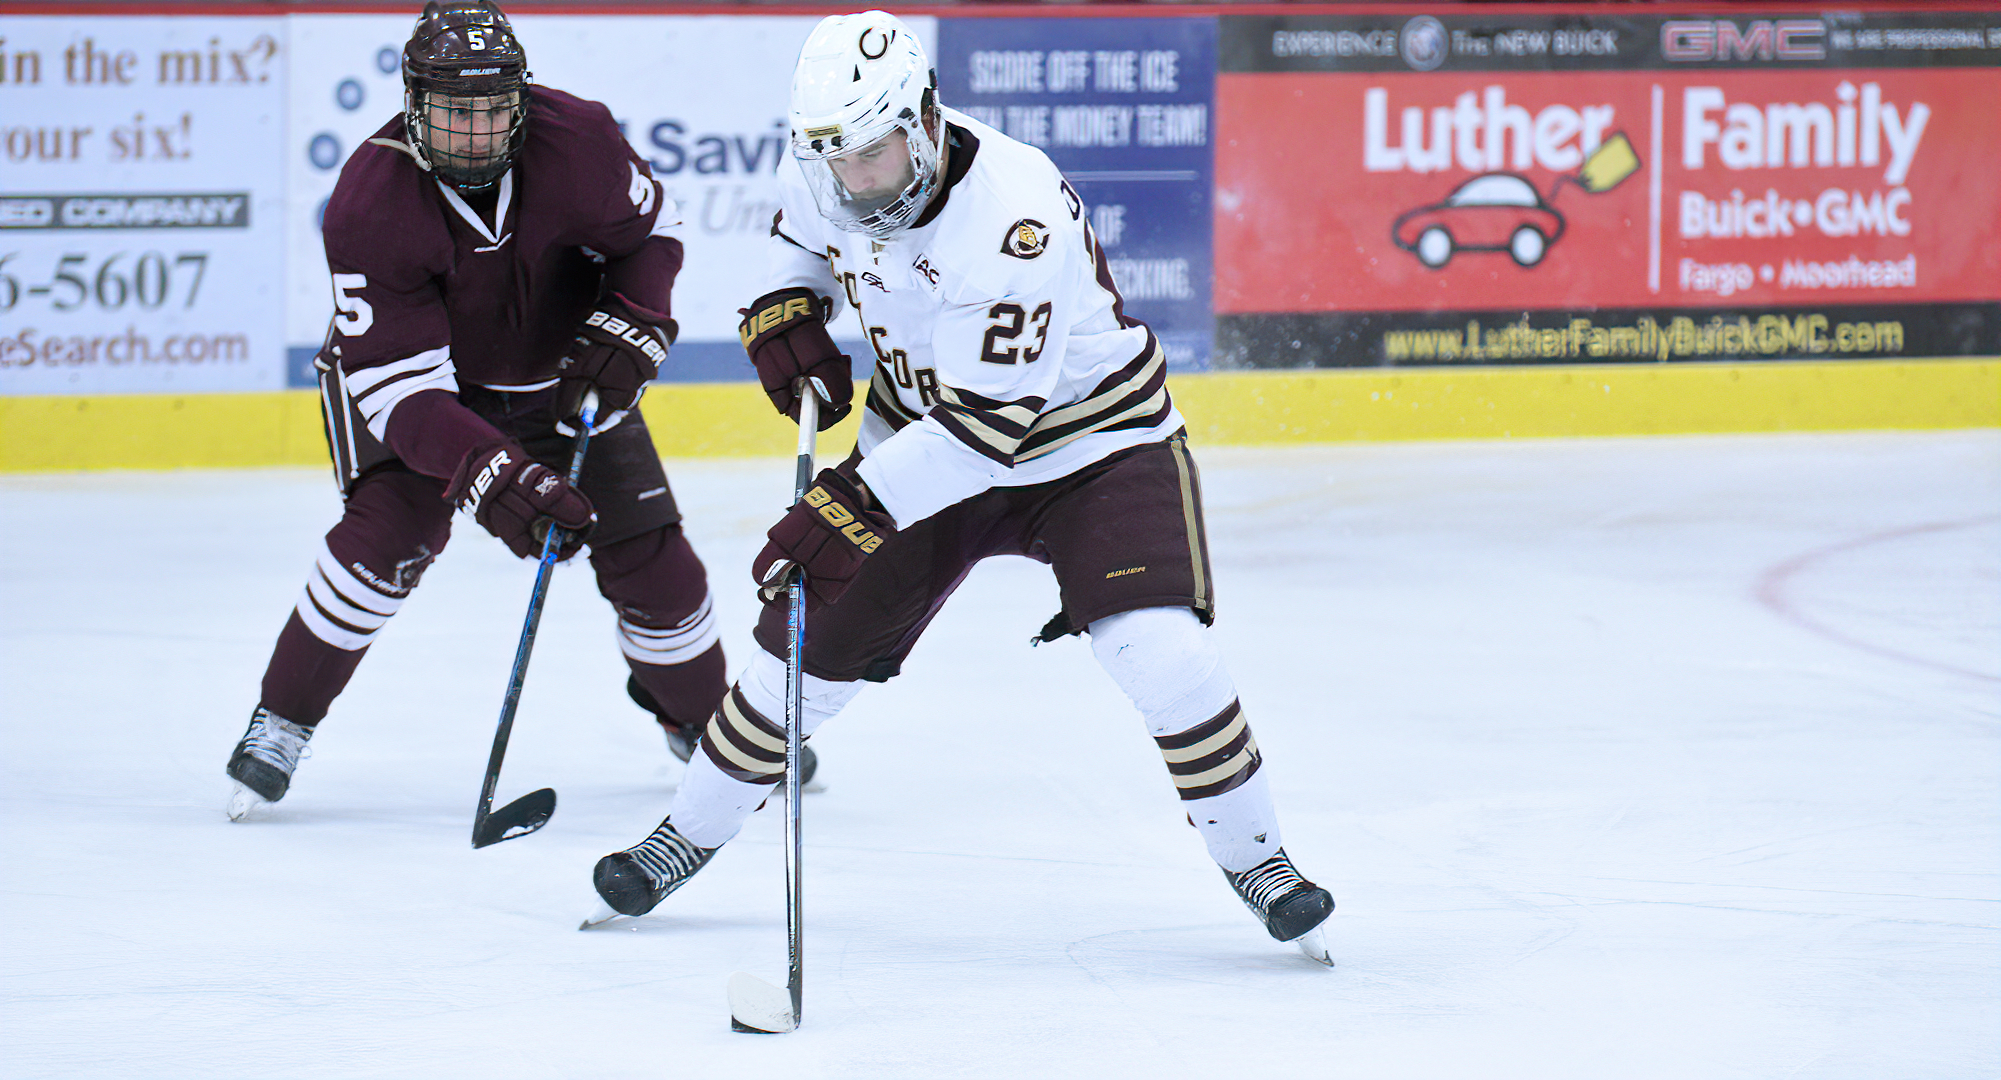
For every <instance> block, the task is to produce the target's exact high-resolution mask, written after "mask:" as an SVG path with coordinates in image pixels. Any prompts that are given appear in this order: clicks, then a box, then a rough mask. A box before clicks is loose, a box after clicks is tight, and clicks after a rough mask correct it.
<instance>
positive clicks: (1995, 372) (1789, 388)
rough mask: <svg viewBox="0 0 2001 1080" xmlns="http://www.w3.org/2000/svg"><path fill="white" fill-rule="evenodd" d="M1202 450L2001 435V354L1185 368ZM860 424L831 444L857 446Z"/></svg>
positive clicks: (115, 424)
mask: <svg viewBox="0 0 2001 1080" xmlns="http://www.w3.org/2000/svg"><path fill="white" fill-rule="evenodd" d="M1169 385H1170V390H1171V392H1172V393H1173V394H1174V397H1175V400H1176V402H1177V404H1178V405H1179V406H1180V408H1181V411H1182V413H1183V415H1184V416H1186V417H1187V419H1188V426H1189V432H1190V434H1191V435H1192V436H1193V437H1194V438H1195V440H1196V442H1197V444H1198V445H1200V444H1210V445H1219V444H1220V445H1261V444H1285V443H1316V442H1347V441H1362V440H1384V441H1395V440H1413V439H1488V438H1502V439H1505V438H1550V437H1577V436H1605V435H1670V434H1685V433H1687V434H1692V433H1716V432H1760V431H1854V430H1922V429H1950V428H1973V427H2001V360H1992V359H1973V360H1923V361H1892V362H1873V361H1853V360H1849V361H1837V362H1830V363H1786V364H1649V365H1644V366H1640V365H1636V366H1631V367H1610V366H1578V367H1535V368H1462V369H1445V370H1440V369H1409V368H1405V369H1387V370H1366V371H1259V372H1216V373H1209V374H1200V375H1180V376H1175V377H1173V378H1172V379H1170V383H1169ZM643 409H644V411H645V413H646V418H647V424H648V425H649V426H650V427H651V428H652V430H653V438H654V441H655V443H656V444H657V445H658V446H659V448H660V452H661V454H662V455H663V456H667V457H740V456H757V455H766V454H772V455H782V454H784V453H786V452H787V449H788V448H789V447H790V446H791V445H792V438H793V436H792V435H790V434H788V432H789V430H790V427H791V425H790V424H789V423H787V422H786V421H785V420H784V419H782V418H781V417H779V416H777V415H776V414H775V413H774V412H773V411H772V409H771V406H770V404H769V403H768V402H767V401H766V400H765V397H764V395H763V394H762V393H760V392H759V391H758V390H757V388H756V387H755V385H754V384H748V383H741V382H733V383H666V384H660V385H656V386H654V387H653V388H652V389H651V390H650V391H648V393H647V395H646V398H645V401H644V404H643ZM853 427H854V426H853V425H852V424H842V425H841V426H840V427H837V428H835V429H834V430H833V431H830V432H828V433H827V434H826V435H825V436H823V437H822V444H821V449H822V453H823V455H834V454H838V453H845V452H846V451H847V450H848V448H849V447H851V446H852V445H853V440H854V434H853ZM322 430H323V429H322V422H321V418H320V403H319V396H318V395H317V394H315V393H312V392H310V391H302V390H287V391H274V392H264V393H242V394H187V395H165V394H124V395H107V396H98V397H63V396H36V397H0V472H54V471H63V470H74V469H161V468H238V467H253V466H262V465H317V464H324V463H325V462H326V461H327V452H326V441H325V438H324V436H323V434H322Z"/></svg>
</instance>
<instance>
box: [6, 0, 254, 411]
mask: <svg viewBox="0 0 2001 1080" xmlns="http://www.w3.org/2000/svg"><path fill="white" fill-rule="evenodd" d="M285 63H286V49H285V20H284V19H282V18H217V17H202V16H185V17H161V16H151V17H67V18H44V17H31V16H22V17H9V18H7V19H6V20H5V21H4V22H0V394H103V393H147V392H186V391H210V390H262V389H274V388H277V387H280V386H283V385H284V368H283V356H284V344H285V333H284V322H283V313H282V304H283V301H284V296H283V290H282V288H281V286H280V283H281V282H282V280H283V276H284V275H283V270H284V250H283V241H282V239H281V237H282V231H283V230H282V222H283V220H284V212H285V211H284V186H283V173H282V166H281V163H280V162H281V147H282V145H283V141H284V90H285Z"/></svg>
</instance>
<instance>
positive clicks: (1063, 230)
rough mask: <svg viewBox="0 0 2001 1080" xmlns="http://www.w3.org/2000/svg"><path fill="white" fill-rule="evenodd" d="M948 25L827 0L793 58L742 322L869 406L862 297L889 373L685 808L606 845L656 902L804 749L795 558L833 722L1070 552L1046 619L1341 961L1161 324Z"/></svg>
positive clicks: (768, 613) (1284, 936) (811, 649)
mask: <svg viewBox="0 0 2001 1080" xmlns="http://www.w3.org/2000/svg"><path fill="white" fill-rule="evenodd" d="M936 86H937V79H936V74H935V72H934V71H933V70H932V68H931V66H930V63H929V61H928V60H927V58H926V56H925V52H924V48H923V45H922V43H921V42H920V41H919V40H918V38H917V37H916V35H915V34H913V33H912V32H911V31H910V29H909V28H908V27H907V26H905V25H904V24H903V23H902V22H901V21H900V20H898V19H897V18H895V17H894V16H892V15H889V14H887V13H885V12H881V11H869V12H863V13H861V14H856V15H838V16H833V17H830V18H827V19H825V20H823V21H822V22H821V23H820V24H819V26H818V27H816V28H815V29H814V31H813V33H812V34H811V35H810V36H809V37H808V38H807V41H806V44H805V46H804V48H803V49H802V50H801V53H800V57H799V64H798V68H797V70H796V71H795V73H794V76H793V82H792V102H791V118H790V119H791V144H792V155H791V157H790V158H789V159H788V160H787V161H786V162H785V163H783V164H782V165H781V166H780V169H779V178H780V184H781V192H782V195H781V206H782V209H781V211H780V212H779V214H778V215H777V217H776V219H775V220H774V222H773V225H772V229H771V236H770V239H769V241H768V243H769V249H770V256H769V258H770V261H769V270H768V274H767V277H766V285H767V286H768V290H769V291H767V292H766V293H765V294H764V295H763V296H762V297H760V298H758V299H757V300H755V301H753V302H752V303H751V305H750V306H749V307H748V308H747V309H745V318H744V322H743V325H742V328H741V336H742V339H743V343H744V346H745V348H746V349H747V350H748V351H749V353H750V355H751V359H752V361H753V362H754V363H755V364H756V366H757V369H758V374H759V379H760V381H761V383H762V384H763V386H764V389H765V391H766V393H767V394H769V396H770V397H771V399H772V402H773V404H774V405H776V406H777V407H778V409H779V410H780V411H782V412H785V413H786V414H788V415H790V416H792V417H793V418H794V419H795V420H796V419H797V417H798V415H799V408H798V401H797V398H796V396H795V395H796V391H795V387H798V386H802V385H804V386H813V387H817V388H818V390H819V394H820V396H821V397H822V398H823V399H825V400H826V402H827V405H826V407H825V408H823V409H822V410H821V412H820V416H821V420H822V426H823V427H824V426H828V425H831V424H832V423H834V422H837V421H838V420H839V419H841V418H842V417H843V416H845V415H846V414H847V413H848V412H849V411H850V410H851V408H852V403H851V401H850V398H851V396H852V384H851V375H850V364H849V358H848V357H846V356H843V355H841V353H840V351H839V349H838V348H837V347H836V346H835V345H834V343H833V339H832V338H831V336H830V335H829V334H828V331H827V329H826V324H827V321H828V320H829V319H831V318H832V317H833V316H834V315H835V314H836V313H838V312H840V311H841V310H843V305H844V304H845V305H847V306H852V307H853V308H855V309H856V311H857V312H858V314H859V316H860V319H861V323H862V325H863V327H864V328H865V331H866V333H867V337H868V341H869V345H870V347H871V349H872V351H873V353H874V361H875V362H874V373H873V377H872V380H871V383H870V386H869V391H868V396H867V400H866V403H865V405H864V410H863V415H862V418H861V431H860V434H859V437H858V445H857V449H856V453H855V454H854V455H853V456H851V457H850V458H849V459H848V460H847V461H846V462H844V463H843V464H841V465H840V466H839V467H837V468H833V469H827V470H825V471H823V472H822V473H820V475H819V476H818V477H817V478H816V480H815V482H814V484H813V486H812V487H811V488H810V489H809V491H808V492H807V495H806V497H805V498H804V499H803V500H801V501H800V502H799V503H798V504H797V505H795V506H793V507H792V509H791V510H790V511H789V512H788V513H787V514H786V516H785V517H784V518H782V519H781V520H780V521H779V522H778V523H777V524H776V525H774V526H773V527H772V529H771V530H770V533H769V537H770V542H769V543H767V544H766V545H765V547H764V550H763V551H762V552H761V553H760V554H759V556H758V557H757V560H756V562H755V564H754V565H753V567H752V574H753V576H754V577H755V578H756V579H757V581H758V583H759V584H760V585H761V586H762V587H763V588H764V591H765V599H766V603H765V607H764V612H763V616H762V618H761V619H760V620H759V624H758V627H757V631H756V639H757V642H758V645H759V646H760V649H759V650H758V652H757V654H756V657H755V659H753V660H752V661H751V663H750V665H749V666H748V668H747V670H746V671H745V672H744V673H743V674H742V676H741V677H740V678H739V680H738V681H737V683H736V685H735V686H734V687H732V689H731V692H730V694H729V695H728V696H727V697H726V698H725V699H724V701H723V704H722V706H721V707H720V708H718V709H717V710H716V713H715V715H714V716H713V717H712V718H711V719H710V721H709V724H708V727H707V728H706V730H705V732H704V735H703V738H702V741H701V747H702V750H703V752H702V753H698V754H696V755H695V757H694V760H693V761H691V762H690V763H689V767H688V770H687V773H686V775H685V777H684V778H683V780H682V782H681V785H680V787H679V788H678V790H677V791H676V793H675V796H674V801H673V805H672V808H671V810H670V812H669V814H668V816H667V819H666V820H665V821H663V822H661V824H660V826H659V828H657V829H656V830H654V832H653V833H652V835H650V836H648V837H647V838H646V839H645V840H644V841H642V842H641V843H639V844H637V845H635V846H634V847H632V848H629V849H627V850H624V851H620V852H616V853H614V854H611V855H607V856H605V857H604V858H603V859H601V860H599V862H598V865H597V868H596V873H595V884H596V886H597V889H598V892H599V894H600V895H601V896H602V897H603V898H604V900H605V902H606V903H607V904H609V905H610V906H611V908H612V909H613V910H615V911H618V912H621V913H624V914H628V915H638V914H644V913H645V912H648V911H650V910H652V909H653V907H654V906H655V905H656V904H658V903H659V902H660V900H661V899H662V898H663V897H665V896H666V895H667V894H668V893H670V892H672V891H674V889H676V888H678V887H679V886H680V885H681V884H682V883H683V882H685V881H686V880H687V879H688V878H689V877H690V876H692V875H693V874H694V873H695V871H697V870H699V869H700V868H701V867H702V866H703V865H705V864H706V863H707V862H708V861H709V859H710V858H711V857H712V856H713V855H714V853H715V850H716V849H717V848H719V847H721V846H722V845H723V844H724V843H725V842H726V841H728V840H729V839H730V838H731V837H732V836H735V835H736V833H737V831H738V829H739V828H740V827H741V826H742V824H743V822H744V819H745V818H746V817H748V816H749V815H750V813H751V812H752V811H754V810H755V809H756V808H757V807H758V806H759V805H760V804H762V803H763V802H764V800H765V797H766V796H767V795H768V794H769V793H770V792H771V790H772V787H773V785H775V784H777V783H778V782H779V781H780V780H781V779H782V778H783V773H784V768H785V754H784V745H785V733H784V719H783V718H784V715H785V711H784V705H783V694H784V688H785V662H784V660H783V659H782V657H783V656H784V655H785V653H786V638H785V617H786V605H785V602H784V600H783V591H782V583H783V582H784V581H785V580H786V578H787V576H788V574H789V572H790V570H791V569H792V568H793V567H795V566H796V567H799V568H802V569H803V570H804V572H805V576H806V582H807V589H808V594H809V600H808V613H807V632H806V653H805V659H804V668H805V680H804V681H805V689H804V698H805V704H804V713H805V715H804V717H803V720H802V724H801V731H802V734H804V735H810V734H811V733H812V732H813V731H814V730H815V729H816V728H817V727H818V725H819V724H820V723H822V722H824V721H825V720H827V719H828V718H830V717H832V716H833V715H835V714H836V713H837V712H839V711H840V710H841V708H842V707H843V706H845V705H846V704H847V703H848V702H849V701H850V700H852V699H853V698H854V696H855V695H856V693H857V692H859V691H860V689H861V688H862V686H863V684H864V683H865V682H869V681H876V682H881V681H886V680H887V679H889V678H890V677H891V676H893V675H895V674H896V673H897V672H898V671H899V670H900V668H901V665H902V662H903V659H904V657H905V656H907V655H908V653H909V651H910V649H911V647H912V646H913V645H914V644H915V643H916V641H917V638H918V636H919V635H920V634H921V633H922V632H923V630H924V627H925V626H926V625H927V624H928V623H929V622H930V620H931V617H932V616H933V615H935V614H936V612H937V611H938V609H939V607H940V606H941V605H943V603H944V602H945V600H946V598H947V597H948V596H949V595H950V594H951V592H952V591H953V589H955V588H956V587H957V585H958V583H959V582H960V581H961V580H963V578H964V576H965V574H966V573H967V572H968V571H969V570H970V569H971V568H972V566H973V564H974V563H976V562H978V561H979V560H980V559H983V558H986V557H989V556H993V555H1003V554H1013V555H1026V556H1028V557H1030V558H1034V559H1037V560H1040V561H1042V562H1045V563H1048V564H1049V565H1050V566H1051V568H1052V569H1053V570H1054V571H1055V574H1056V577H1057V581H1058V585H1059V587H1060V590H1061V596H1062V605H1063V609H1062V611H1061V612H1060V613H1059V614H1058V615H1057V616H1056V617H1055V618H1054V619H1052V620H1051V621H1050V625H1049V626H1048V627H1045V628H1044V630H1043V634H1042V636H1043V637H1044V638H1055V637H1059V636H1062V635H1065V634H1074V633H1079V632H1088V633H1089V635H1090V641H1091V647H1092V651H1093V653H1094V654H1095V655H1096V657H1097V659H1098V661H1099V663H1100V664H1101V665H1102V666H1103V667H1104V668H1105V670H1106V671H1107V672H1108V673H1109V674H1110V675H1111V677H1112V678H1113V680H1114V681H1115V682H1117V683H1118V685H1119V686H1120V688H1121V689H1123V690H1124V691H1125V692H1126V694H1127V696H1128V697H1129V698H1131V700H1132V702H1133V704H1134V705H1136V706H1137V707H1138V708H1139V711H1140V713H1141V715H1142V716H1143V717H1144V718H1145V721H1146V724H1147V727H1148V729H1149V730H1150V731H1151V733H1152V735H1153V737H1154V739H1155V740H1156V742H1157V744H1158V745H1159V747H1160V750H1161V753H1162V756H1163V757H1164V758H1165V760H1166V764H1167V769H1168V773H1169V774H1170V776H1171V777H1172V779H1173V782H1174V784H1175V786H1176V788H1177V790H1178V792H1179V794H1180V796H1181V798H1182V800H1183V803H1182V806H1183V809H1184V810H1186V811H1187V814H1188V820H1189V821H1190V823H1191V824H1193V825H1194V826H1195V827H1196V829H1197V830H1199V831H1200V833H1201V835H1202V838H1203V840H1204V842H1205V843H1206V844H1207V846H1208V849H1209V853H1210V855H1211V856H1212V857H1213V858H1214V859H1215V861H1216V862H1217V864H1218V865H1219V866H1220V867H1221V868H1222V870H1223V873H1224V876H1225V877H1226V878H1227V879H1228V881H1229V882H1230V884H1231V885H1232V886H1233V887H1234V888H1235V890H1236V891H1237V894H1238V895H1239V896H1240V897H1241V898H1242V899H1243V901H1244V902H1245V903H1246V904H1247V905H1249V906H1250V908H1251V910H1252V911H1253V912H1255V913H1256V914H1257V916H1258V917H1259V919H1260V920H1261V921H1262V922H1263V923H1264V925H1265V927H1266V929H1267V930H1268V931H1269V932H1270V934H1271V936H1272V937H1274V938H1277V939H1278V940H1281V941H1299V942H1300V944H1301V947H1302V948H1303V949H1304V950H1305V951H1307V953H1308V954H1309V955H1312V956H1314V957H1315V958H1316V959H1320V960H1322V961H1323V962H1326V960H1327V954H1326V947H1325V944H1324V942H1323V941H1322V940H1321V936H1320V934H1319V932H1318V928H1319V926H1320V924H1321V923H1322V922H1323V921H1324V920H1325V919H1326V918H1327V916H1328V915H1329V914H1330V913H1331V912H1332V911H1333V908H1334V902H1333V898H1332V897H1331V896H1330V895H1329V894H1328V893H1327V891H1326V890H1325V889H1322V888H1320V887H1318V886H1316V885H1314V884H1313V883H1312V882H1310V881H1307V880H1305V879H1304V878H1303V877H1301V876H1300V874H1299V873H1298V872H1297V870H1295V869H1294V867H1293V865H1292V862H1291V860H1290V859H1289V858H1288V857H1287V855H1286V853H1285V851H1284V849H1283V847H1282V846H1281V843H1280V835H1279V826H1278V820H1277V817H1276V815H1275V814H1274V812H1273V809H1272V801H1271V795H1270V791H1269V789H1268V787H1267V786H1266V782H1265V776H1264V773H1263V772H1262V771H1261V769H1260V765H1261V761H1262V759H1261V757H1260V755H1259V753H1258V748H1257V743H1256V741H1255V740H1254V739H1253V738H1252V737H1251V732H1250V728H1249V725H1248V723H1247V721H1246V719H1245V716H1244V713H1243V711H1242V709H1241V707H1240V705H1239V702H1238V698H1237V691H1236V687H1235V685H1234V683H1233V682H1232V681H1231V678H1230V675H1229V672H1228V670H1227V669H1226V668H1225V666H1224V664H1223V660H1222V657H1221V656H1220V655H1219V654H1218V652H1217V650H1216V648H1215V645H1214V643H1213V641H1212V640H1211V637H1210V634H1209V631H1208V628H1207V626H1208V623H1209V622H1210V621H1211V619H1212V618H1213V615H1214V591H1213V587H1212V582H1211V578H1210V574H1209V566H1208V550H1207V544H1206V539H1205V537H1204V534H1203V521H1202V509H1201V491H1200V486H1199V475H1198V473H1197V471H1196V468H1195V462H1194V460H1193V458H1192V457H1190V455H1189V452H1188V450H1187V447H1186V445H1185V439H1184V435H1185V433H1184V431H1183V425H1182V419H1181V416H1180V414H1179V413H1178V412H1177V411H1176V410H1175V408H1174V405H1173V402H1172V401H1171V400H1170V399H1169V397H1168V393H1167V384H1166V370H1165V365H1166V362H1165V358H1164V356H1163V355H1162V352H1161V348H1160V344H1159V342H1158V341H1157V340H1156V339H1155V337H1154V335H1153V332H1152V331H1151V330H1149V329H1148V328H1147V327H1146V326H1145V325H1144V324H1142V323H1140V322H1139V321H1137V320H1135V319H1133V318H1131V317H1130V316H1128V315H1126V314H1125V312H1124V310H1123V302H1122V300H1121V298H1120V296H1119V292H1118V288H1117V285H1116V283H1115V282H1114V281H1113V279H1112V275H1111V271H1110V269H1109V267H1108V265H1107V261H1106V258H1105V255H1104V252H1103V251H1102V250H1101V249H1100V247H1099V245H1098V242H1097V240H1096V238H1095V237H1094V236H1093V235H1092V232H1091V228H1090V225H1089V221H1088V218H1087V215H1086V214H1085V213H1084V206H1083V204H1082V202H1081V201H1080V200H1079V199H1078V197H1077V193H1076V192H1075V191H1074V190H1073V189H1072V188H1071V187H1070V185H1069V184H1068V183H1066V182H1065V181H1064V179H1063V176H1062V174H1061V173H1060V172H1059V171H1058V170H1057V168H1056V166H1055V165H1054V164H1053V163H1052V162H1051V161H1050V160H1049V158H1048V157H1047V156H1046V155H1044V154H1043V153H1042V152H1041V151H1039V150H1037V149H1035V148H1033V147H1031V146H1028V145H1025V144H1023V143H1020V142H1017V141H1015V140H1014V139H1011V138H1009V137H1008V136H1006V135H1004V134H1002V133H1001V132H999V131H996V130H995V129H993V128H991V127H988V126H986V125H984V124H981V123H979V122H978V121H975V120H973V119H972V118H970V117H968V116H966V115H964V114H962V113H959V112H956V111H954V110H951V109H948V108H943V107H941V106H940V104H939V102H938V100H937V91H936Z"/></svg>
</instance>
